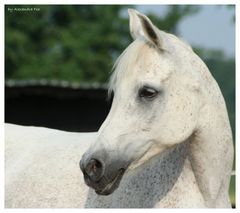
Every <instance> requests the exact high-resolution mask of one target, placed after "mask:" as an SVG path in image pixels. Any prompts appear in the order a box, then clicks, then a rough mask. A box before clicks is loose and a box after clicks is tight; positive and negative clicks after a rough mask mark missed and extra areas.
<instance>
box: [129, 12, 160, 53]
mask: <svg viewBox="0 0 240 213" xmlns="http://www.w3.org/2000/svg"><path fill="white" fill-rule="evenodd" d="M128 14H129V18H130V20H129V28H130V33H131V35H132V38H133V39H137V38H140V37H142V38H145V39H146V40H147V41H150V42H151V43H153V44H154V45H155V46H157V47H159V48H161V41H160V37H159V33H158V32H157V28H156V27H155V26H154V25H153V24H152V22H151V20H150V19H149V18H148V17H147V16H145V15H144V14H141V13H139V12H138V11H137V10H134V9H128Z"/></svg>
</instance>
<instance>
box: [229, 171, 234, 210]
mask: <svg viewBox="0 0 240 213" xmlns="http://www.w3.org/2000/svg"><path fill="white" fill-rule="evenodd" d="M229 195H230V200H231V203H232V205H234V206H235V175H232V177H231V182H230V188H229Z"/></svg>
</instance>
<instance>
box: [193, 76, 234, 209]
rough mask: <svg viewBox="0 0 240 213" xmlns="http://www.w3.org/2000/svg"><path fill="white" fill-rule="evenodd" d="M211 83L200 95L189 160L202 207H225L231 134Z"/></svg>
mask: <svg viewBox="0 0 240 213" xmlns="http://www.w3.org/2000/svg"><path fill="white" fill-rule="evenodd" d="M211 83H212V84H211V87H210V88H208V89H207V90H205V94H204V95H203V96H204V102H203V107H202V109H201V110H200V114H199V118H200V119H199V122H198V127H197V130H196V132H195V134H194V135H193V136H192V138H191V143H190V161H191V165H192V169H193V171H194V174H195V178H196V180H197V183H198V187H199V189H200V191H201V193H202V195H203V197H204V200H205V204H206V206H208V207H217V206H224V207H225V206H227V205H229V198H228V188H229V182H230V174H231V169H232V161H233V144H232V132H231V127H230V123H229V119H228V114H227V109H226V106H225V102H224V99H223V96H222V94H221V91H220V89H219V87H218V85H217V83H216V82H215V80H214V79H213V81H212V82H211ZM213 95H214V98H213Z"/></svg>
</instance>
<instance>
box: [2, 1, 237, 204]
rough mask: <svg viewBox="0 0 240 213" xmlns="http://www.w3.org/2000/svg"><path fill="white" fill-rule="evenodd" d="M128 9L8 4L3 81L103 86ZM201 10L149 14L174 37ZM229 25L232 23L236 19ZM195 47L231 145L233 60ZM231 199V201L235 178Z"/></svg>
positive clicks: (125, 36)
mask: <svg viewBox="0 0 240 213" xmlns="http://www.w3.org/2000/svg"><path fill="white" fill-rule="evenodd" d="M15 7H17V8H20V9H21V8H26V7H29V8H32V11H28V12H16V11H15V12H10V9H12V8H15ZM129 7H131V8H134V7H136V6H133V5H131V6H129V5H112V6H111V5H107V6H106V5H101V6H99V5H91V6H89V5H81V6H71V5H68V6H62V5H61V6H58V5H55V6H50V5H46V6H45V5H28V6H27V5H24V6H20V5H6V6H5V78H6V80H9V79H11V80H12V79H13V80H30V79H55V80H64V81H70V82H80V83H81V82H83V83H93V82H100V83H106V82H107V80H108V78H109V76H110V72H111V68H112V66H113V63H114V61H115V60H116V58H117V57H118V56H119V55H120V53H121V52H122V51H123V50H124V49H125V48H126V47H127V45H128V44H129V43H130V42H131V40H132V39H131V37H130V34H129V27H128V17H127V16H126V15H124V12H126V9H127V8H129ZM226 7H228V8H229V9H230V10H231V9H233V10H234V9H235V8H234V7H233V6H226ZM34 8H36V9H34ZM200 10H201V7H199V6H197V5H195V6H189V5H181V6H179V5H171V6H169V7H168V11H167V13H166V14H165V15H164V16H161V17H159V16H156V15H154V14H153V13H152V14H147V15H148V16H149V18H150V19H151V20H152V21H153V23H154V24H155V25H156V26H158V27H159V28H160V29H162V30H165V31H168V32H171V33H174V34H178V30H177V29H178V28H177V27H178V25H179V23H180V22H181V21H182V20H183V19H184V18H185V17H189V16H191V15H193V14H195V13H198V12H199V11H200ZM125 14H126V13H125ZM206 24H207V23H206ZM232 24H233V25H234V24H235V22H234V17H233V20H232ZM193 49H194V50H195V52H197V54H198V55H199V56H200V57H201V58H202V59H203V60H204V61H205V63H206V64H207V66H208V67H209V69H210V71H211V72H212V74H213V76H214V77H215V79H216V80H217V82H218V83H219V86H220V87H221V90H222V92H223V95H224V97H225V100H226V103H227V108H228V113H229V118H230V122H231V126H232V130H233V136H234V141H235V58H233V57H226V55H225V53H224V52H223V51H222V50H217V49H214V50H213V49H206V48H203V47H199V46H195V47H193ZM234 168H235V164H234ZM234 168H233V169H234ZM234 170H235V169H234ZM230 195H231V200H232V203H235V177H234V178H232V182H231V188H230Z"/></svg>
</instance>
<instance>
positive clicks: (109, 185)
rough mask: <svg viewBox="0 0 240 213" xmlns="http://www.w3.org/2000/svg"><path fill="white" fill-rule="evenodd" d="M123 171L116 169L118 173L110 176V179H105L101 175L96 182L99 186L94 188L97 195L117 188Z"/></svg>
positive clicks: (111, 191)
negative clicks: (112, 176)
mask: <svg viewBox="0 0 240 213" xmlns="http://www.w3.org/2000/svg"><path fill="white" fill-rule="evenodd" d="M124 172H125V169H120V170H118V173H117V174H116V176H115V177H114V178H112V179H111V180H110V181H107V180H106V177H105V176H103V177H102V178H101V179H100V180H99V182H98V185H99V186H101V187H98V188H97V189H95V192H96V193H97V194H98V195H110V194H112V193H113V192H114V191H115V190H116V189H117V188H118V186H119V184H120V182H121V180H122V177H123V174H124Z"/></svg>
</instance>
